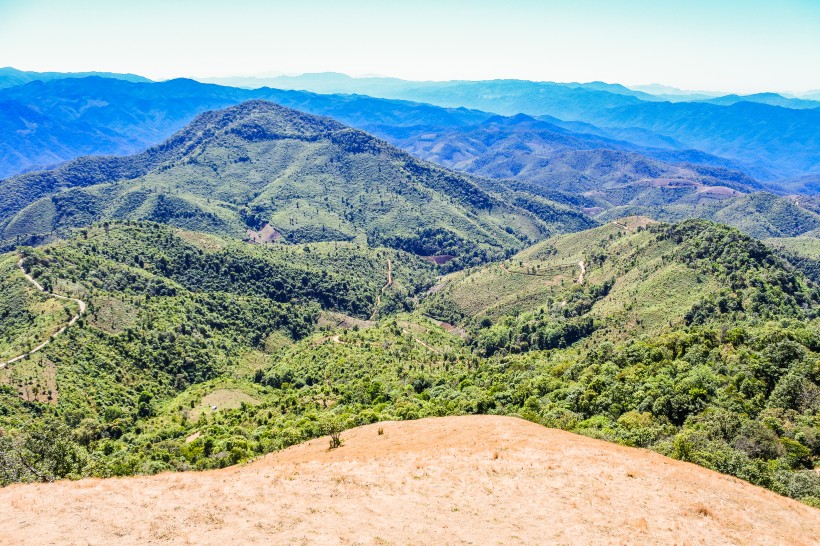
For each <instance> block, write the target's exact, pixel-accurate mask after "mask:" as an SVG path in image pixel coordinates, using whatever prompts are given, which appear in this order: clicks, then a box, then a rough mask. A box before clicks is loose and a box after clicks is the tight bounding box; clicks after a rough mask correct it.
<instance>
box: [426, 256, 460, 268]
mask: <svg viewBox="0 0 820 546" xmlns="http://www.w3.org/2000/svg"><path fill="white" fill-rule="evenodd" d="M424 259H425V260H429V261H430V262H432V263H434V264H436V265H444V264H446V263H447V262H449V261H451V260H453V259H455V256H451V255H449V254H441V255H439V256H424Z"/></svg>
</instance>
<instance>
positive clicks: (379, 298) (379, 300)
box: [371, 258, 393, 320]
mask: <svg viewBox="0 0 820 546" xmlns="http://www.w3.org/2000/svg"><path fill="white" fill-rule="evenodd" d="M391 284H393V262H391V261H390V258H388V259H387V283H386V284H385V285H384V286H382V289H381V291H380V292H379V293H378V294H376V307H375V308H374V309H373V315H372V317H371V320H372V319H373V318H375V317H376V313H377V312H378V310H379V307H381V304H382V294H384V291H385V290H387V289H388V288H390V285H391Z"/></svg>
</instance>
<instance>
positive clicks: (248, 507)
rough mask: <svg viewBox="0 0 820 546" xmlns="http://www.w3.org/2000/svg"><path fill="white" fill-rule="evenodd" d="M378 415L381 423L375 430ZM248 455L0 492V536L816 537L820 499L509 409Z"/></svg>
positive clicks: (451, 540) (264, 540) (184, 540)
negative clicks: (805, 499) (236, 463)
mask: <svg viewBox="0 0 820 546" xmlns="http://www.w3.org/2000/svg"><path fill="white" fill-rule="evenodd" d="M379 428H382V429H383V431H384V433H383V434H381V435H380V434H378V432H377V431H378V429H379ZM342 439H343V440H344V445H343V446H342V447H341V448H338V449H335V450H333V451H328V449H327V447H328V440H327V438H322V439H318V440H314V441H311V442H308V443H305V444H301V445H298V446H294V447H291V448H289V449H287V450H284V451H282V452H279V453H277V454H272V455H269V456H267V457H265V458H263V459H261V460H259V461H256V462H254V463H252V464H249V465H247V466H243V467H234V468H228V469H224V470H218V471H209V472H200V473H194V472H188V473H177V474H173V473H168V474H161V475H158V476H145V477H136V478H115V479H104V480H102V479H89V480H81V481H78V482H57V483H52V484H38V485H14V486H10V487H7V488H5V489H0V504H2V506H3V507H4V508H3V510H0V529H2V532H0V543H17V544H19V543H22V544H47V543H53V544H123V543H126V544H145V543H149V542H150V543H155V544H168V543H173V544H230V543H241V544H470V543H471V544H607V545H608V544H689V545H694V544H709V545H711V544H784V545H785V544H789V545H798V546H799V545H810V544H817V543H818V537H820V510H817V509H815V508H810V507H808V506H805V505H802V504H800V503H798V502H796V501H794V500H791V499H787V498H784V497H780V496H778V495H776V494H775V493H772V492H770V491H767V490H764V489H761V488H759V487H755V486H753V485H750V484H748V483H746V482H742V481H740V480H738V479H735V478H731V477H728V476H724V475H721V474H718V473H716V472H712V471H710V470H706V469H704V468H701V467H698V466H695V465H692V464H688V463H682V462H680V461H674V460H672V459H668V458H665V457H663V456H661V455H658V454H656V453H652V452H649V451H645V450H641V449H635V448H628V447H623V446H618V445H615V444H610V443H607V442H603V441H600V440H593V439H591V438H586V437H583V436H577V435H574V434H570V433H567V432H563V431H559V430H552V429H547V428H544V427H542V426H540V425H537V424H534V423H530V422H527V421H523V420H520V419H516V418H511V417H498V416H465V417H444V418H432V419H423V420H419V421H408V422H401V423H397V422H388V423H379V424H373V425H368V426H365V427H360V428H358V429H354V430H350V431H346V432H343V433H342Z"/></svg>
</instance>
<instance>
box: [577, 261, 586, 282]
mask: <svg viewBox="0 0 820 546" xmlns="http://www.w3.org/2000/svg"><path fill="white" fill-rule="evenodd" d="M578 267H580V268H581V274H580V275H578V284H584V275H586V274H587V266H586V264H585V263H584V261H583V260H581V261H580V262H578Z"/></svg>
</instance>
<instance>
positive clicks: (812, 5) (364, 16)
mask: <svg viewBox="0 0 820 546" xmlns="http://www.w3.org/2000/svg"><path fill="white" fill-rule="evenodd" d="M0 66H13V67H15V68H19V69H22V70H36V71H60V72H70V71H74V72H76V71H91V70H96V71H108V72H130V73H135V74H140V75H143V76H147V77H149V78H152V79H169V78H174V77H181V76H188V77H217V76H255V75H276V74H280V73H284V74H300V73H305V72H324V71H334V72H343V73H346V74H350V75H357V76H361V75H373V74H377V75H383V76H394V77H400V78H404V79H412V80H448V79H473V80H478V79H494V78H520V79H529V80H539V81H558V82H570V81H580V82H587V81H606V82H609V83H622V84H625V85H636V84H649V83H663V84H666V85H670V86H674V87H678V88H682V89H691V90H710V91H725V92H739V93H752V92H759V91H780V92H792V93H794V92H802V91H808V90H816V89H820V0H708V1H707V0H674V1H669V0H505V1H485V0H472V1H463V0H450V1H448V0H437V1H430V0H416V1H412V2H410V1H391V0H381V1H369V0H336V1H329V0H296V1H290V0H288V1H284V0H282V1H278V0H268V1H262V0H231V1H223V2H217V1H213V0H198V1H192V0H161V1H160V0H130V1H122V0H105V1H102V0H70V1H66V0H59V1H55V0H0Z"/></svg>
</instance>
